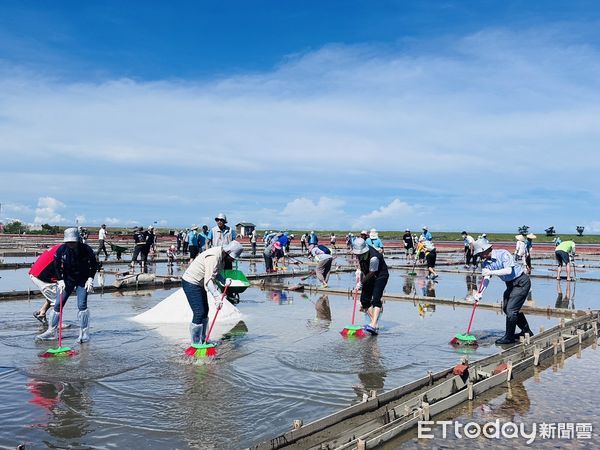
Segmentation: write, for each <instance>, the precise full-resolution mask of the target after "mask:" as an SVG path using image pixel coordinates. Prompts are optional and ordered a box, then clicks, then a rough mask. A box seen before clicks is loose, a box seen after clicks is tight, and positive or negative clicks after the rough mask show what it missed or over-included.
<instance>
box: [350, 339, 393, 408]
mask: <svg viewBox="0 0 600 450" xmlns="http://www.w3.org/2000/svg"><path fill="white" fill-rule="evenodd" d="M363 343H364V345H363V348H362V350H363V351H362V352H361V353H360V356H361V359H362V365H363V367H364V369H363V370H361V371H360V372H358V379H359V381H360V384H359V385H355V386H353V388H354V392H356V395H357V397H358V400H362V399H363V396H364V395H365V394H366V395H367V396H370V393H371V391H373V390H374V391H377V393H380V392H382V391H383V387H384V385H385V378H386V371H385V367H384V366H383V364H382V363H381V350H380V348H379V342H378V340H377V339H376V338H371V337H367V338H365V339H363Z"/></svg>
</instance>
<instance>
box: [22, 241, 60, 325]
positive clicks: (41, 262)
mask: <svg viewBox="0 0 600 450" xmlns="http://www.w3.org/2000/svg"><path fill="white" fill-rule="evenodd" d="M60 246H61V244H57V245H54V246H52V247H50V248H49V249H48V250H46V251H45V252H44V253H42V254H41V255H40V256H39V257H38V259H36V260H35V262H34V263H33V265H32V266H31V269H29V278H31V281H33V284H35V285H36V286H37V287H38V288H39V289H40V292H41V293H42V295H43V296H44V297H46V301H45V302H44V304H43V305H42V307H41V308H40V309H39V311H36V312H35V313H33V317H35V318H36V319H37V320H39V321H40V322H42V324H44V325H48V320H47V319H46V313H47V312H48V310H49V309H50V307H51V306H54V301H55V300H56V282H57V281H58V279H57V276H56V270H54V255H55V254H56V251H57V250H58V249H59V247H60Z"/></svg>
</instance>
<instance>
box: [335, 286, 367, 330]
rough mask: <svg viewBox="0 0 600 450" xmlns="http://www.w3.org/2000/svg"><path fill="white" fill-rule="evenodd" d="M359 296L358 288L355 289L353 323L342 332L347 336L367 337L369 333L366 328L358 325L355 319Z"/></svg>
mask: <svg viewBox="0 0 600 450" xmlns="http://www.w3.org/2000/svg"><path fill="white" fill-rule="evenodd" d="M357 298H358V289H355V290H354V307H353V308H352V325H348V326H346V327H344V329H343V330H342V331H340V334H341V335H342V336H343V337H345V338H353V337H359V338H361V337H365V336H366V335H367V333H366V332H365V330H364V329H363V328H362V327H361V326H358V325H354V319H355V318H356V300H357Z"/></svg>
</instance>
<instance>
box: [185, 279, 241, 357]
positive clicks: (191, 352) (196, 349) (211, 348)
mask: <svg viewBox="0 0 600 450" xmlns="http://www.w3.org/2000/svg"><path fill="white" fill-rule="evenodd" d="M230 284H231V281H230V280H228V282H227V283H225V289H223V293H222V294H221V305H220V306H218V307H217V310H216V311H215V316H214V317H213V320H212V322H211V323H210V327H209V328H208V332H207V333H206V337H205V338H204V342H203V343H202V344H192V345H190V346H189V347H188V348H187V350H186V351H185V354H186V355H187V356H190V357H192V358H207V357H208V358H213V357H215V356H217V346H216V345H215V344H212V343H210V342H208V339H209V338H210V333H211V332H212V329H213V327H214V326H215V322H216V321H217V316H218V315H219V311H221V308H222V307H223V301H224V300H225V296H226V295H227V289H229V286H230Z"/></svg>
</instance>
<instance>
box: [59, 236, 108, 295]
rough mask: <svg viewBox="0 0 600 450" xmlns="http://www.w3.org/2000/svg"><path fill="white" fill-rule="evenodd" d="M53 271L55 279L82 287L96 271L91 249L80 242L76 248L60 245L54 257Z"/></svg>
mask: <svg viewBox="0 0 600 450" xmlns="http://www.w3.org/2000/svg"><path fill="white" fill-rule="evenodd" d="M54 270H55V272H56V276H57V279H59V280H64V281H65V282H70V283H75V284H77V285H82V284H83V283H85V282H86V281H87V279H88V278H94V275H96V271H97V270H98V261H97V260H96V254H95V253H94V250H92V247H90V246H89V245H87V244H83V243H81V242H78V243H77V247H75V248H70V247H69V246H68V245H67V244H63V245H61V246H60V247H59V248H58V250H56V254H55V255H54Z"/></svg>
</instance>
